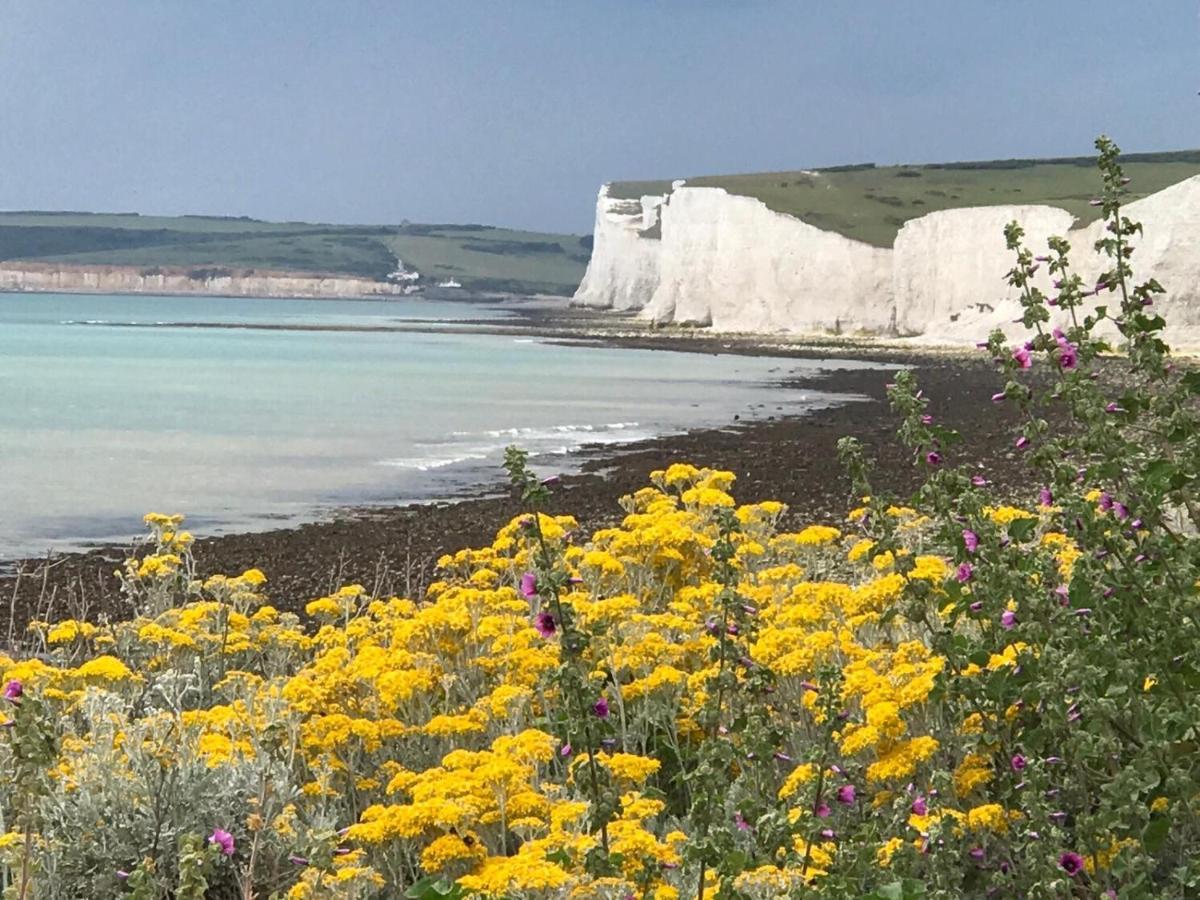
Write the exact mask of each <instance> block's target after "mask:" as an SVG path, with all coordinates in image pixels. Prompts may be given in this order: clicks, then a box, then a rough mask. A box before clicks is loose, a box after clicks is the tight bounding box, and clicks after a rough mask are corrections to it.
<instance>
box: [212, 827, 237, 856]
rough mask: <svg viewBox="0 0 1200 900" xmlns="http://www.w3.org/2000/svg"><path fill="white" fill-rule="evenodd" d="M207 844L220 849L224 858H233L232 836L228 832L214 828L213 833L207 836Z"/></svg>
mask: <svg viewBox="0 0 1200 900" xmlns="http://www.w3.org/2000/svg"><path fill="white" fill-rule="evenodd" d="M208 842H209V843H210V844H216V845H217V846H218V847H220V848H221V853H222V854H223V855H224V856H233V835H232V834H230V833H229V832H228V831H225V830H223V829H221V828H214V829H213V833H212V834H210V835H209V836H208Z"/></svg>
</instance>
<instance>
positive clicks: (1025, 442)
mask: <svg viewBox="0 0 1200 900" xmlns="http://www.w3.org/2000/svg"><path fill="white" fill-rule="evenodd" d="M1013 446H1015V447H1016V448H1017V449H1018V450H1024V449H1025V448H1026V447H1028V446H1029V438H1027V437H1025V435H1021V436H1020V437H1019V438H1017V442H1016V443H1015V444H1014V445H1013Z"/></svg>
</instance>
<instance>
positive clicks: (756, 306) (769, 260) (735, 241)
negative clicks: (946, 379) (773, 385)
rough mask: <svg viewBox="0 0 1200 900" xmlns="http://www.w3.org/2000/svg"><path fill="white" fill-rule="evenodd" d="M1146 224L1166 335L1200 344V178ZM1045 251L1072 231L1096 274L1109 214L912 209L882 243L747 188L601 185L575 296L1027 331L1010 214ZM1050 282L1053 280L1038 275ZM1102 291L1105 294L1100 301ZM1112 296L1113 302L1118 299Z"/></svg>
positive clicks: (724, 322)
mask: <svg viewBox="0 0 1200 900" xmlns="http://www.w3.org/2000/svg"><path fill="white" fill-rule="evenodd" d="M1125 214H1126V215H1128V216H1129V217H1130V218H1132V219H1134V220H1136V221H1140V222H1142V223H1143V225H1144V228H1145V237H1144V238H1136V239H1135V241H1134V245H1135V246H1136V248H1137V249H1136V251H1135V253H1134V256H1133V260H1132V261H1133V264H1134V270H1135V274H1136V276H1137V278H1138V279H1139V280H1143V279H1146V278H1150V277H1153V278H1156V279H1158V281H1159V282H1161V283H1162V285H1163V286H1164V287H1165V288H1166V289H1167V294H1166V295H1165V297H1164V298H1163V300H1161V301H1159V302H1160V303H1161V308H1162V309H1163V310H1164V312H1166V314H1167V321H1168V322H1169V323H1170V329H1169V331H1168V333H1167V337H1168V339H1169V340H1172V341H1173V342H1174V343H1175V344H1176V345H1179V346H1187V347H1196V346H1200V176H1195V177H1192V178H1189V179H1187V180H1185V181H1182V182H1180V183H1178V184H1176V185H1173V186H1172V187H1169V188H1167V189H1165V190H1163V191H1160V192H1158V193H1156V194H1153V195H1151V196H1149V197H1145V198H1143V199H1142V200H1138V201H1136V202H1133V203H1130V204H1129V205H1128V206H1127V207H1126V208H1125ZM1013 220H1016V221H1018V222H1020V223H1021V224H1022V226H1023V227H1024V229H1025V232H1026V238H1025V239H1026V243H1027V245H1028V246H1029V247H1030V248H1031V249H1032V250H1033V251H1034V252H1035V253H1042V252H1045V248H1046V239H1047V238H1048V237H1050V236H1051V235H1061V236H1065V237H1067V239H1068V240H1069V241H1070V242H1071V245H1072V248H1073V253H1072V262H1073V264H1074V265H1075V266H1076V267H1077V269H1078V270H1079V271H1080V272H1081V273H1082V274H1083V275H1084V277H1085V280H1088V281H1094V280H1095V278H1096V277H1097V276H1098V275H1099V274H1100V273H1101V272H1102V271H1104V269H1105V268H1107V267H1106V266H1105V264H1104V260H1103V259H1101V258H1100V257H1099V256H1098V255H1097V254H1096V252H1095V250H1094V244H1095V242H1096V240H1097V239H1098V238H1099V237H1101V236H1102V232H1103V228H1104V223H1103V222H1098V223H1093V224H1092V225H1089V226H1086V227H1084V228H1078V229H1072V228H1071V226H1072V224H1073V222H1074V217H1073V216H1072V215H1071V214H1070V213H1069V212H1067V211H1066V210H1063V209H1058V208H1056V207H1052V206H1032V205H1031V206H986V207H970V208H963V209H951V210H944V211H940V212H934V213H930V214H928V215H925V216H921V217H919V218H915V219H911V220H909V221H908V222H906V223H905V224H904V226H903V227H902V228H901V229H900V232H899V234H898V235H897V237H896V240H895V243H894V245H893V247H892V248H879V247H875V246H872V245H870V244H865V243H863V242H861V241H855V240H852V239H850V238H847V237H843V236H842V235H840V234H837V233H834V232H830V231H824V230H822V229H820V228H817V227H815V226H813V225H810V224H808V223H806V222H803V221H801V220H799V219H797V218H794V217H792V216H788V215H784V214H782V213H777V212H774V211H773V210H771V209H769V208H767V207H766V206H765V205H764V204H763V203H761V202H760V201H758V200H755V199H753V198H751V197H742V196H735V195H731V194H729V193H727V192H726V191H724V190H723V189H721V188H711V187H689V186H687V185H686V184H685V183H683V182H676V183H675V185H674V187H673V189H672V190H671V192H670V193H669V194H667V195H665V196H663V197H643V198H641V200H640V201H636V200H616V199H612V198H610V197H609V193H608V189H607V186H606V187H605V188H602V189H601V191H600V196H599V199H598V201H597V208H596V231H595V238H594V248H593V252H592V259H591V262H590V263H589V265H588V270H587V274H586V275H585V276H584V279H583V283H582V284H581V285H580V287H579V291H578V292H577V293H576V295H575V301H576V303H579V304H581V305H586V306H593V307H598V308H605V309H621V310H638V311H639V312H638V315H639V316H640V317H642V318H644V319H648V320H651V321H654V322H659V323H668V322H670V323H677V324H691V325H702V326H708V327H711V328H712V329H713V330H715V331H724V332H758V333H762V332H794V333H809V334H811V333H830V332H859V333H870V334H881V335H900V336H911V337H912V339H913V340H915V341H917V342H923V343H935V344H970V343H974V342H975V341H978V340H981V339H982V338H984V337H986V335H987V334H988V332H989V331H991V330H992V329H993V328H1001V329H1003V330H1004V331H1005V332H1006V333H1008V334H1009V335H1010V336H1013V337H1016V336H1017V335H1019V334H1022V333H1023V329H1022V327H1021V326H1020V325H1015V324H1014V323H1013V320H1014V319H1016V318H1019V316H1020V312H1021V311H1020V305H1019V303H1018V300H1017V295H1016V292H1015V291H1014V290H1013V289H1012V288H1011V287H1009V286H1008V285H1007V284H1006V282H1005V275H1006V273H1007V272H1008V271H1009V270H1010V269H1011V268H1012V266H1013V262H1014V258H1013V255H1012V253H1010V252H1009V251H1008V250H1007V249H1006V247H1005V241H1004V226H1005V225H1006V224H1007V223H1009V222H1011V221H1013ZM1039 286H1040V287H1042V289H1043V290H1046V291H1049V290H1050V284H1049V280H1048V279H1045V280H1044V281H1043V282H1041V283H1039ZM1098 302H1104V300H1103V299H1102V300H1101V301H1098ZM1108 305H1109V307H1110V308H1114V307H1115V306H1116V300H1115V299H1110V300H1109V302H1108Z"/></svg>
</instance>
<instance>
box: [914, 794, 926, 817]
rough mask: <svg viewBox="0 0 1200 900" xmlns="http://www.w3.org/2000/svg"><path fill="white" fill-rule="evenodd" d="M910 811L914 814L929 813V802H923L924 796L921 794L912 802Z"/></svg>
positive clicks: (924, 814)
mask: <svg viewBox="0 0 1200 900" xmlns="http://www.w3.org/2000/svg"><path fill="white" fill-rule="evenodd" d="M912 812H913V815H914V816H927V815H929V804H928V803H926V802H925V798H924V797H923V796H918V797H917V799H916V800H914V801H913V802H912Z"/></svg>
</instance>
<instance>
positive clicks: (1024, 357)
mask: <svg viewBox="0 0 1200 900" xmlns="http://www.w3.org/2000/svg"><path fill="white" fill-rule="evenodd" d="M1012 358H1013V359H1014V360H1015V361H1016V363H1017V365H1018V366H1020V367H1021V368H1022V369H1028V368H1029V367H1030V366H1032V365H1033V354H1032V353H1030V352H1029V348H1028V347H1018V348H1017V349H1016V350H1014V351H1013V352H1012Z"/></svg>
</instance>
